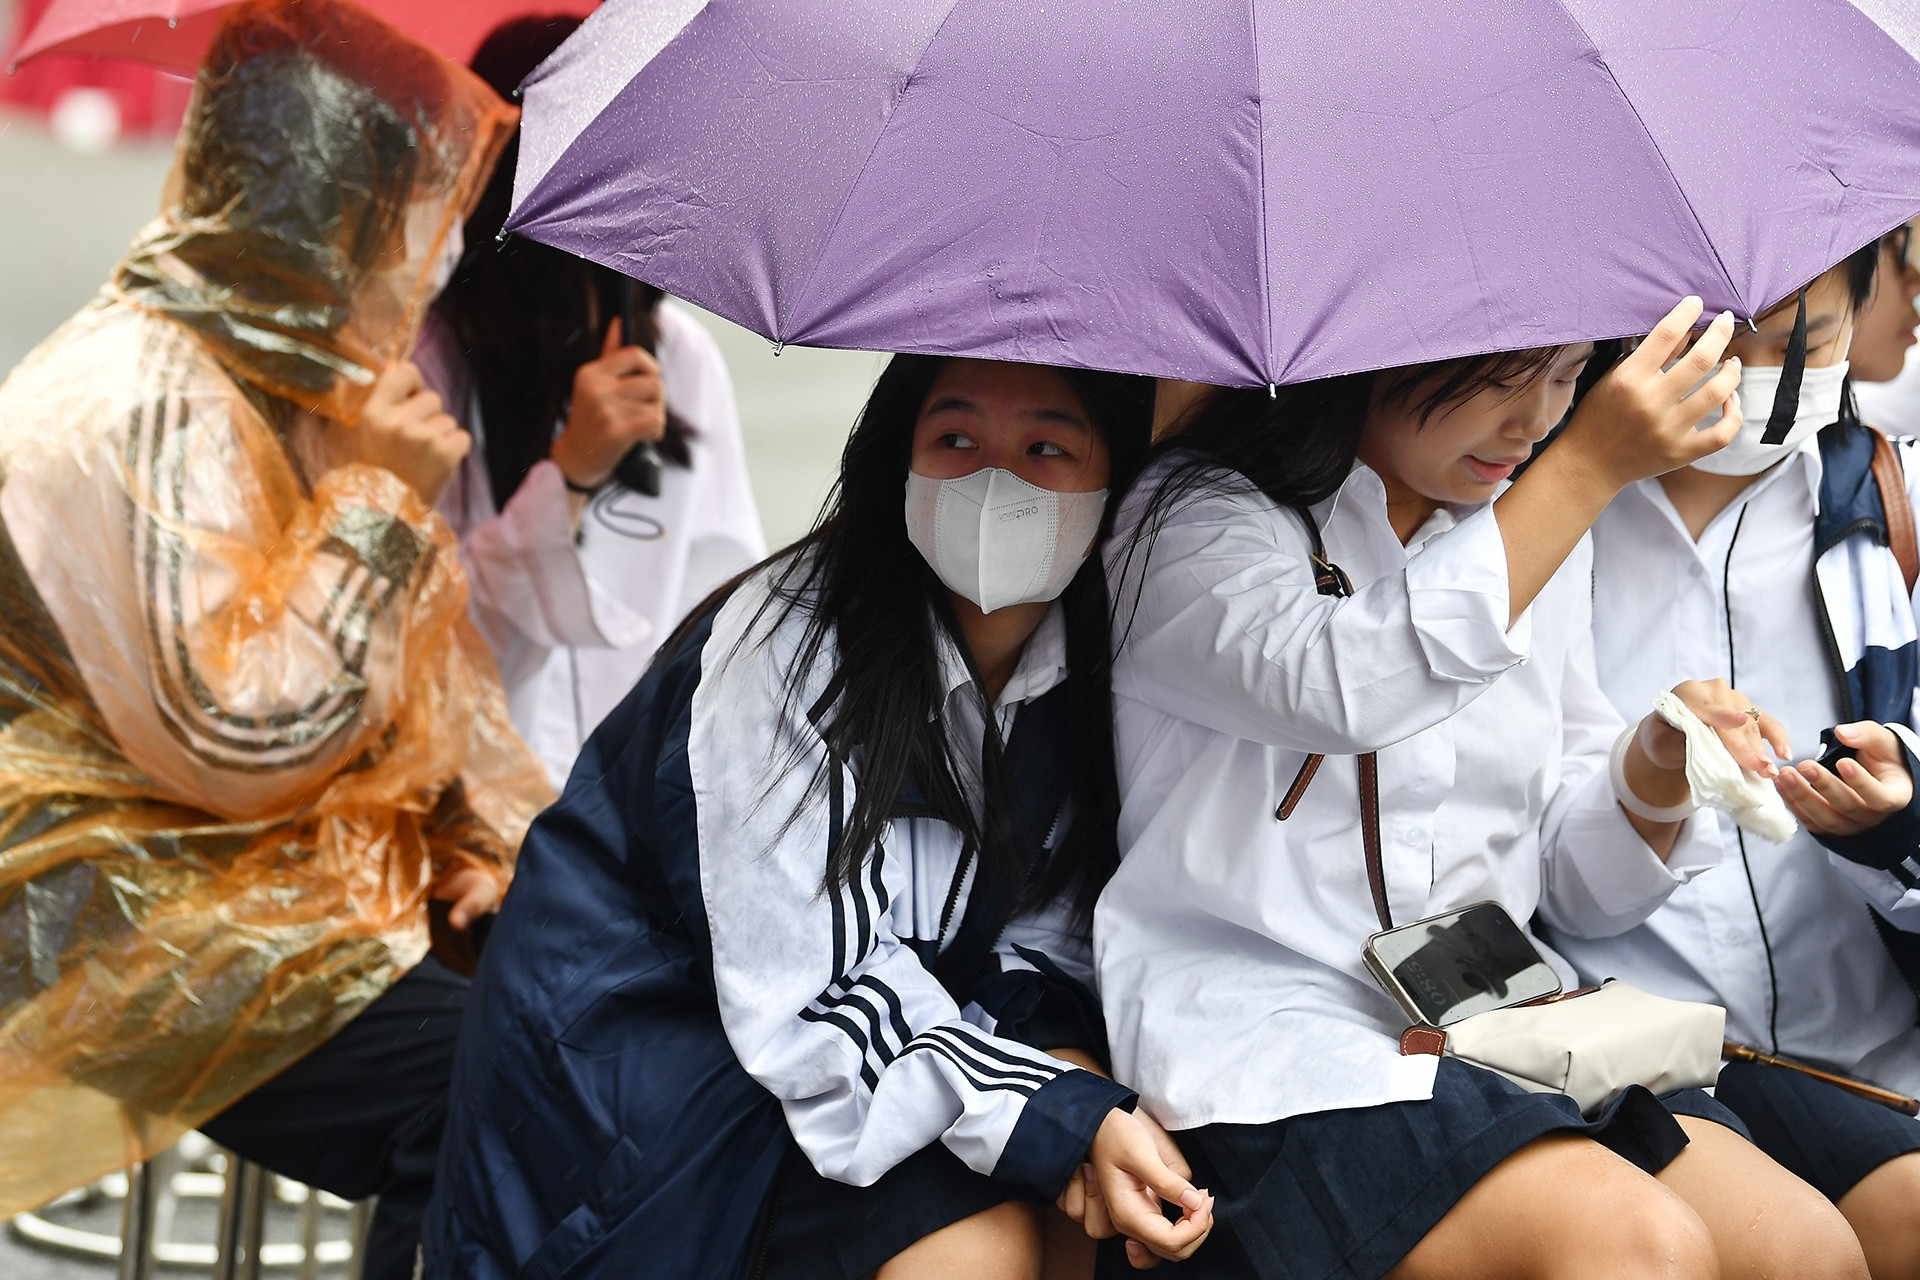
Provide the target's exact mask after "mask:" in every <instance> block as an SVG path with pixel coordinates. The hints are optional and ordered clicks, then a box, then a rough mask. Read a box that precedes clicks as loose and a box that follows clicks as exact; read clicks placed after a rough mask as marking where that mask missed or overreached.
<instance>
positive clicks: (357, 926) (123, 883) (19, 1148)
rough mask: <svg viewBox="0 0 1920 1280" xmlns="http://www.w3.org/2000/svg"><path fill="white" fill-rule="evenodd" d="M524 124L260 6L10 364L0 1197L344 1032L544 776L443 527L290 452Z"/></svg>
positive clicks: (431, 266) (372, 361)
mask: <svg viewBox="0 0 1920 1280" xmlns="http://www.w3.org/2000/svg"><path fill="white" fill-rule="evenodd" d="M513 118H514V117H513V111H512V109H511V108H509V107H507V106H505V105H504V104H503V103H501V102H500V101H499V99H498V98H496V97H495V96H494V95H493V94H492V93H491V92H490V91H489V90H488V89H487V88H486V87H485V86H484V85H482V84H481V83H480V82H479V81H478V80H476V79H475V78H474V77H472V76H471V75H469V74H468V73H467V72H466V71H465V70H464V69H462V68H459V67H456V66H454V65H452V64H450V63H448V62H447V61H445V60H444V59H442V58H440V57H439V56H438V55H435V54H432V53H430V52H428V51H427V50H425V49H422V48H420V47H419V46H417V45H415V44H413V43H412V42H410V41H408V40H407V39H406V38H404V37H402V36H400V35H398V34H397V33H395V32H394V31H392V30H391V29H390V28H388V27H386V26H385V25H384V24H382V23H380V22H378V21H377V20H375V19H373V18H371V17H369V16H368V15H367V14H365V13H363V12H361V11H360V10H358V9H355V8H353V7H351V6H350V5H346V4H341V3H334V2H332V0H261V2H259V3H254V4H249V5H246V6H244V7H242V8H240V9H237V10H235V11H234V12H233V13H232V14H231V15H230V16H229V18H228V20H227V21H226V23H225V24H224V25H223V27H222V28H221V32H220V35H219V37H218V38H217V40H216V42H215V45H214V48H213V49H212V51H211V52H210V53H209V54H208V56H207V61H206V63H205V65H204V66H203V68H202V70H201V72H200V75H199V78H198V80H197V82H196V85H195V91H194V105H193V108H192V110H191V112H190V114H189V118H188V121H187V124H186V127H185V130H184V132H183V134H182V137H181V143H180V149H179V155H178V159H177V162H176V165H175V170H174V174H173V177H172V178H171V179H170V181H169V186H168V192H169V194H168V198H167V202H166V206H167V207H166V212H165V213H164V214H163V215H162V216H161V217H160V218H159V219H158V220H157V221H155V222H154V223H152V224H151V225H150V226H148V227H147V228H146V229H145V230H144V231H143V232H142V233H141V234H140V236H139V237H138V239H137V240H136V241H135V242H134V245H133V247H132V249H131V250H130V251H129V254H128V256H127V258H126V259H125V260H124V261H123V262H122V263H121V265H120V266H119V268H118V269H117V270H116V272H115V274H114V277H113V280H112V282H111V283H110V284H109V285H108V286H107V287H106V288H105V289H104V290H103V291H102V293H101V294H100V296H99V297H98V298H97V299H96V300H95V301H94V302H93V304H92V305H90V306H89V307H87V308H86V309H85V310H84V311H82V312H81V313H80V314H79V315H77V316H75V317H74V318H73V319H72V320H70V321H68V322H67V323H66V324H65V325H64V326H62V328H61V329H60V330H59V331H58V332H56V333H55V334H54V335H53V336H52V337H51V338H49V339H48V340H47V341H46V342H45V343H43V344H42V345H41V346H40V347H39V348H38V349H37V350H36V351H35V352H34V353H33V354H32V355H30V356H28V357H27V359H26V360H25V361H24V362H23V363H22V364H21V365H20V367H19V368H18V369H16V370H15V371H14V372H13V373H12V375H11V376H10V377H9V378H8V379H7V381H6V382H5V383H4V385H0V1217H4V1216H6V1215H9V1214H12V1213H14V1212H16V1211H19V1210H22V1209H26V1208H28V1207H31V1206H32V1205H35V1204H38V1203H40V1202H43V1201H45V1200H46V1199H48V1198H49V1197H51V1196H53V1195H55V1194H57V1193H59V1192H61V1191H63V1190H65V1189H67V1188H69V1187H73V1186H76V1185H80V1184H82V1183H85V1182H87V1181H89V1180H91V1179H94V1178H97V1177H99V1176H101V1175H102V1174H104V1173H106V1172H108V1171H110V1170H113V1169H116V1168H120V1167H123V1166H124V1165H126V1164H127V1163H129V1162H130V1161H133V1160H135V1159H138V1158H141V1157H143V1156H145V1155H147V1154H149V1153H151V1152H153V1151H155V1150H158V1149H160V1148H162V1147H164V1146H166V1145H167V1144H168V1143H170V1142H172V1141H173V1140H174V1139H175V1138H176V1137H177V1136H179V1134H180V1133H181V1132H183V1131H184V1130H186V1129H189V1128H192V1127H194V1126H195V1125H197V1124H199V1123H201V1122H203V1121H204V1120H206V1119H207V1118H208V1117H210V1116H212V1115H213V1114H215V1113H217V1112H218V1111H220V1110H222V1109H223V1108H225V1107H226V1106H227V1105H228V1104H230V1103H231V1102H233V1101H234V1100H235V1099H237V1098H239V1097H240V1096H241V1095H243V1094H245V1093H247V1092H248V1091H249V1090H251V1089H253V1088H254V1087H256V1086H257V1085H259V1084H260V1083H261V1082H263V1081H264V1080H266V1079H267V1078H269V1077H270V1076H272V1075H274V1074H275V1073H276V1072H278V1071H280V1070H282V1069H284V1068H285V1067H287V1066H288V1065H289V1064H291V1063H292V1062H294V1061H296V1060H297V1059H299V1058H300V1057H301V1056H302V1055H304V1054H306V1053H308V1052H309V1051H311V1050H312V1049H313V1048H314V1047H316V1046H317V1045H319V1044H320V1043H322V1042H323V1041H325V1040H326V1039H327V1038H328V1037H329V1036H330V1035H332V1034H333V1033H334V1032H335V1031H336V1030H338V1029H339V1028H340V1027H341V1026H342V1025H343V1024H344V1023H345V1022H346V1021H347V1020H349V1019H351V1018H352V1017H353V1016H354V1015H355V1014H356V1013H358V1012H359V1011H360V1010H361V1009H363V1008H365V1007H366V1005H367V1004H368V1003H369V1002H370V1001H371V1000H373V999H374V997H376V996H377V995H379V994H380V992H381V991H382V990H384V989H385V988H386V987H387V986H388V985H389V984H390V983H391V982H393V980H394V979H395V978H397V977H398V976H399V975H400V974H402V973H404V972H405V971H406V970H407V969H409V968H410V967H412V966H413V965H414V964H416V963H418V962H419V960H420V958H421V957H422V955H424V953H425V952H426V949H427V945H428V938H427V921H426V901H427V897H428V894H429V890H430V889H431V888H432V886H433V885H434V884H435V882H436V881H437V880H439V879H442V878H444V877H445V876H447V875H448V874H450V873H451V872H453V871H455V870H458V869H461V868H465V867H472V866H479V867H484V868H487V869H489V870H490V871H492V872H493V873H494V874H495V875H497V876H498V877H499V878H500V880H501V882H502V884H503V886H504V883H505V881H506V879H507V877H508V876H509V875H510V868H511V864H512V856H513V851H514V850H515V849H516V848H517V846H518V843H519V840H520V836H521V834H522V833H523V832H524V830H525V828H526V825H527V823H528V821H529V820H530V819H531V817H532V815H533V813H534V812H535V811H536V810H537V809H538V808H539V806H541V805H542V804H544V803H545V802H546V800H547V799H548V798H549V793H548V790H547V785H546V782H545V780H544V777H543V775H542V773H541V770H540V768H539V766H538V764H537V763H536V762H535V761H534V759H533V758H532V757H531V755H530V754H529V753H528V752H527V751H526V749H525V748H524V747H523V746H522V745H521V744H520V742H519V741H518V739H516V738H515V737H514V735H513V732H512V729H511V728H510V726H509V724H508V720H507V715H506V708H505V703H504V698H503V695H502V693H501V690H500V686H499V681H498V678H497V676H496V674H495V672H494V669H493V664H492V661H491V659H490V657H489V656H488V655H487V652H486V648H485V646H484V644H483V642H481V641H480V640H479V639H478V637H477V635H476V633H475V632H474V630H473V629H472V627H471V626H470V624H469V623H468V622H467V619H466V610H465V602H466V586H465V582H464V580H463V579H462V577H461V573H460V568H459V563H458V560H457V558H456V555H455V548H454V540H453V538H452V536H451V535H450V533H449V532H448V530H447V528H446V527H445V526H444V525H443V524H442V523H441V521H440V520H439V518H438V517H437V516H435V514H434V513H433V511H432V509H431V508H430V507H429V506H428V505H427V504H426V503H424V502H423V501H421V500H420V498H419V497H418V496H417V495H416V494H415V493H414V492H413V491H412V490H411V489H409V488H408V487H407V486H406V485H405V484H404V483H403V482H402V481H401V480H399V479H398V478H397V477H396V476H394V475H393V474H392V473H391V472H387V471H384V470H379V469H376V468H372V467H367V466H362V465H350V466H342V467H334V468H331V469H327V468H325V467H324V465H322V464H316V463H312V462H309V463H307V464H306V465H303V464H302V461H301V459H303V458H308V459H312V458H321V457H324V456H325V447H324V446H325V442H326V440H327V438H328V433H329V432H340V431H350V430H352V429H353V428H352V427H350V426H341V425H337V424H339V423H352V422H354V421H355V420H356V419H357V417H358V413H359V406H360V404H361V403H362V402H363V401H364V398H365V396H366V393H367V389H368V387H369V384H371V382H372V381H373V379H374V377H375V376H376V375H377V372H378V371H379V370H380V369H382V368H384V367H385V366H387V365H388V364H390V363H391V362H393V361H394V360H396V359H399V358H401V357H402V356H404V354H405V353H406V352H407V351H408V349H409V348H410V347H411V345H412V342H413V338H414V334H415V330H416V327H417V322H418V320H419V317H420V314H421V311H422V309H423V308H424V306H425V305H426V303H427V302H428V301H429V294H430V292H431V290H432V288H433V287H434V281H433V279H432V277H433V276H434V274H435V271H436V267H437V266H438V265H439V264H441V262H442V260H443V255H444V251H445V246H446V243H447V237H448V235H449V233H450V231H451V229H452V228H453V227H455V226H456V224H457V223H458V221H459V220H460V219H461V218H462V217H464V215H465V213H466V211H467V209H468V206H469V205H470V203H471V201H472V199H473V198H474V197H475V195H476V194H477V193H478V191H479V190H480V188H481V185H482V183H483V182H484V180H485V178H486V175H487V172H488V170H489V168H490V167H491V165H492V163H493V161H494V159H495V157H496V155H497V153H498V149H499V147H500V145H501V144H502V142H503V141H504V140H505V138H506V136H507V134H508V132H509V131H510V129H511V127H512V124H513Z"/></svg>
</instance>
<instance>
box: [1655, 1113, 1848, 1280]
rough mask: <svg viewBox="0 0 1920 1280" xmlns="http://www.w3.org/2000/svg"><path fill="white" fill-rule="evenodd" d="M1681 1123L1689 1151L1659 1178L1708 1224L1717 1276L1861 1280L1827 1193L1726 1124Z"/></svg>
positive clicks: (1844, 1227) (1691, 1119) (1688, 1118)
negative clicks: (1783, 1165) (1715, 1260)
mask: <svg viewBox="0 0 1920 1280" xmlns="http://www.w3.org/2000/svg"><path fill="white" fill-rule="evenodd" d="M1680 1123H1681V1125H1682V1127H1684V1128H1685V1129H1686V1131H1687V1149H1686V1150H1685V1151H1682V1152H1681V1153H1680V1154H1679V1155H1678V1156H1676V1157H1675V1158H1674V1160H1673V1162H1672V1163H1671V1164H1669V1165H1668V1166H1667V1167H1666V1168H1665V1169H1662V1170H1661V1171H1660V1175H1659V1177H1660V1181H1661V1182H1662V1183H1664V1184H1665V1185H1666V1186H1668V1187H1669V1188H1671V1189H1672V1190H1673V1191H1674V1192H1675V1193H1676V1194H1677V1195H1679V1196H1680V1198H1681V1199H1683V1200H1685V1201H1686V1202H1687V1204H1688V1205H1689V1206H1691V1207H1692V1209H1693V1211H1694V1212H1695V1213H1697V1214H1699V1215H1700V1220H1701V1221H1702V1222H1703V1223H1705V1224H1706V1228H1707V1230H1708V1232H1710V1233H1711V1234H1712V1236H1713V1244H1714V1252H1715V1253H1716V1255H1717V1256H1718V1257H1719V1260H1720V1274H1721V1276H1722V1277H1723V1280H1743V1278H1745V1277H1752V1278H1754V1280H1758V1278H1759V1277H1762V1276H1775V1275H1785V1276H1794V1277H1798V1278H1799V1280H1821V1278H1822V1277H1832V1278H1835V1280H1838V1278H1840V1277H1846V1278H1847V1280H1865V1278H1866V1275H1867V1271H1866V1260H1865V1259H1864V1257H1862V1255H1861V1252H1860V1245H1859V1242H1858V1241H1856V1240H1855V1239H1854V1235H1853V1231H1852V1228H1850V1227H1849V1226H1848V1225H1847V1222H1846V1219H1845V1218H1843V1217H1841V1216H1840V1212H1839V1210H1837V1209H1835V1208H1834V1207H1833V1205H1832V1204H1830V1203H1829V1202H1828V1201H1827V1199H1826V1197H1825V1196H1822V1195H1821V1194H1820V1193H1819V1192H1818V1191H1816V1190H1815V1189H1814V1188H1812V1187H1811V1186H1809V1185H1807V1184H1806V1183H1805V1182H1803V1181H1801V1180H1800V1179H1799V1178H1796V1177H1794V1176H1793V1175H1792V1174H1791V1173H1789V1172H1787V1170H1786V1169H1784V1168H1782V1167H1781V1166H1780V1165H1779V1164H1777V1163H1775V1162H1774V1161H1773V1160H1772V1159H1770V1158H1769V1157H1768V1156H1767V1154H1766V1153H1765V1152H1763V1151H1761V1150H1760V1149H1759V1148H1758V1147H1756V1146H1754V1145H1753V1144H1752V1143H1750V1142H1748V1141H1747V1140H1746V1139H1745V1138H1742V1137H1741V1136H1740V1135H1739V1134H1737V1133H1735V1132H1733V1131H1732V1130H1731V1129H1727V1128H1724V1127H1723V1126H1721V1125H1717V1124H1714V1123H1713V1122H1712V1121H1709V1120H1701V1119H1697V1118H1695V1117H1693V1116H1682V1117H1680Z"/></svg>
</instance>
